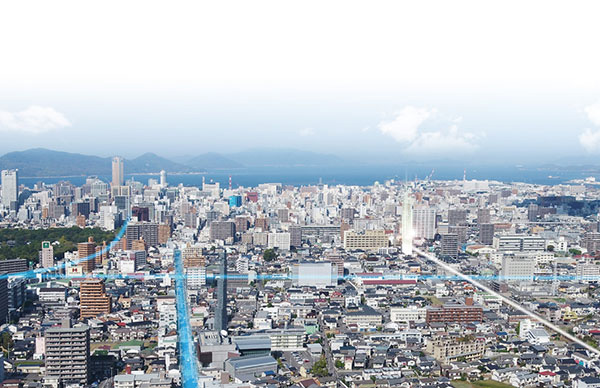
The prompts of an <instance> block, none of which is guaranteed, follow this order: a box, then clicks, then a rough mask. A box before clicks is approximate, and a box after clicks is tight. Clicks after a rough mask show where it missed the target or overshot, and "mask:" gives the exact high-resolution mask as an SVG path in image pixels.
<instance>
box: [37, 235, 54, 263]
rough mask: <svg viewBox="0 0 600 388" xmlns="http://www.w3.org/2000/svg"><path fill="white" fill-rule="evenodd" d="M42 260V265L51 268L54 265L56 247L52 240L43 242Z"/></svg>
mask: <svg viewBox="0 0 600 388" xmlns="http://www.w3.org/2000/svg"><path fill="white" fill-rule="evenodd" d="M40 262H41V264H42V267H44V268H49V267H53V266H54V247H52V244H50V241H43V242H42V251H41V253H40Z"/></svg>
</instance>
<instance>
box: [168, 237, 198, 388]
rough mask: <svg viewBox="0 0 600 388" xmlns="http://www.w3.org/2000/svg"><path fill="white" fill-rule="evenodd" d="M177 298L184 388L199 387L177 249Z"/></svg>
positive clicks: (180, 358) (181, 264)
mask: <svg viewBox="0 0 600 388" xmlns="http://www.w3.org/2000/svg"><path fill="white" fill-rule="evenodd" d="M173 257H174V261H175V297H176V302H177V338H178V341H179V370H180V371H181V386H182V387H183V388H197V387H198V358H197V357H196V347H195V346H194V340H193V338H192V328H191V326H190V309H189V306H188V298H187V292H186V287H185V276H184V272H183V261H182V259H181V251H180V250H179V249H175V252H174V255H173Z"/></svg>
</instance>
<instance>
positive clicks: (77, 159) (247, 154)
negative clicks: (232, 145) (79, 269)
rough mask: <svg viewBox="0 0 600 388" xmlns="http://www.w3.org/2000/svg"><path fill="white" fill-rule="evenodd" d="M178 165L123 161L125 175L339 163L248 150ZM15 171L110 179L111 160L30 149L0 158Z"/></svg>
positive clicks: (151, 159) (154, 159) (150, 158)
mask: <svg viewBox="0 0 600 388" xmlns="http://www.w3.org/2000/svg"><path fill="white" fill-rule="evenodd" d="M178 159H179V161H177V162H175V161H173V160H170V159H167V158H164V157H161V156H159V155H156V154H154V153H151V152H148V153H145V154H143V155H140V156H138V157H137V158H134V159H126V160H125V173H126V174H151V173H158V172H159V171H161V170H165V171H167V172H169V173H202V172H206V171H207V170H219V169H241V168H246V167H263V166H276V167H288V166H289V167H291V166H334V165H342V164H343V163H344V161H343V160H341V159H340V158H338V157H337V156H335V155H328V154H319V153H315V152H308V151H301V150H295V149H252V150H247V151H242V152H238V153H232V154H228V155H222V154H218V153H214V152H209V153H203V154H199V155H196V156H189V157H181V158H178ZM5 169H19V173H20V175H21V176H22V177H63V176H64V177H72V176H84V175H85V176H89V175H110V174H111V158H110V157H100V156H94V155H83V154H78V153H70V152H62V151H54V150H49V149H45V148H33V149H29V150H25V151H15V152H9V153H7V154H5V155H3V156H1V157H0V170H5Z"/></svg>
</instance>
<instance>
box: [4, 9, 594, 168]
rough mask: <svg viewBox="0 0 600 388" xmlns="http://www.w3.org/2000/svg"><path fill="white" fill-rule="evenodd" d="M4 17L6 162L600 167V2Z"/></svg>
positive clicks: (54, 12) (55, 12)
mask: <svg viewBox="0 0 600 388" xmlns="http://www.w3.org/2000/svg"><path fill="white" fill-rule="evenodd" d="M36 6H37V9H38V12H36V13H35V14H32V13H31V12H30V7H28V6H26V5H23V4H19V3H18V2H15V4H4V5H2V6H0V7H1V8H2V9H0V15H2V16H0V19H1V20H0V36H2V37H3V38H1V39H2V40H3V47H4V49H3V50H4V51H3V58H6V60H3V63H2V64H1V65H0V70H2V71H0V84H1V85H2V87H1V88H0V137H1V138H2V142H1V145H0V152H2V153H3V152H8V151H13V150H22V149H26V148H31V147H47V148H52V149H58V150H64V151H80V152H84V153H90V154H98V155H112V154H122V155H125V156H127V157H131V156H136V155H139V154H141V153H143V152H147V151H152V152H156V153H158V154H161V155H164V156H173V155H177V154H197V153H202V152H208V151H216V152H223V153H227V152H234V151H238V150H242V149H246V148H249V147H294V148H299V149H305V150H312V151H319V152H330V153H335V154H338V155H344V156H346V157H348V158H355V159H360V160H374V161H379V160H384V161H395V160H430V159H443V158H453V159H459V160H480V161H481V162H484V163H485V162H487V163H502V162H506V161H508V160H509V161H510V162H516V163H545V162H552V161H564V162H568V161H573V160H579V161H586V162H587V161H590V160H591V161H594V160H595V159H596V158H598V157H599V156H600V104H598V101H600V90H599V89H600V72H598V70H597V69H598V68H600V66H599V65H600V53H599V52H598V50H597V49H596V47H597V43H596V39H597V36H600V25H598V23H597V22H596V20H595V15H597V14H598V11H600V9H599V6H598V5H597V3H596V2H593V1H589V2H588V1H582V2H576V3H574V4H569V5H568V6H567V4H565V3H554V2H545V1H531V2H527V3H523V2H518V1H502V2H485V4H483V2H477V1H456V2H444V1H428V2H423V1H420V2H403V3H401V4H400V3H398V2H386V1H382V2H376V3H369V4H368V5H367V4H366V3H364V2H353V1H339V2H338V1H332V2H327V4H323V3H322V2H317V1H314V2H313V1H304V2H297V3H296V2H285V3H284V2H279V1H265V2H259V3H254V2H253V3H252V4H250V3H249V2H237V1H234V2H226V3H219V4H210V5H206V4H203V3H198V2H173V3H169V4H168V5H165V4H164V3H160V2H153V1H143V2H142V1H140V2H137V1H132V2H128V3H127V4H122V3H119V2H116V1H115V2H113V1H108V2H105V3H103V4H102V5H97V6H95V8H93V9H90V8H89V5H85V4H81V3H80V2H70V1H66V2H62V3H60V4H48V3H45V2H39V3H37V4H36Z"/></svg>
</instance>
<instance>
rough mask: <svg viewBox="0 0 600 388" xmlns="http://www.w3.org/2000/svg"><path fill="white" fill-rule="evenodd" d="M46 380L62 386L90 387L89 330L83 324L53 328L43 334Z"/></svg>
mask: <svg viewBox="0 0 600 388" xmlns="http://www.w3.org/2000/svg"><path fill="white" fill-rule="evenodd" d="M44 338H45V347H46V354H45V364H46V376H45V378H46V379H49V380H57V382H58V385H59V386H67V385H69V384H77V385H87V384H88V383H89V379H90V329H89V328H88V326H85V325H82V326H78V327H71V325H70V323H64V324H63V327H60V328H51V329H48V330H46V332H45V333H44Z"/></svg>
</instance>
